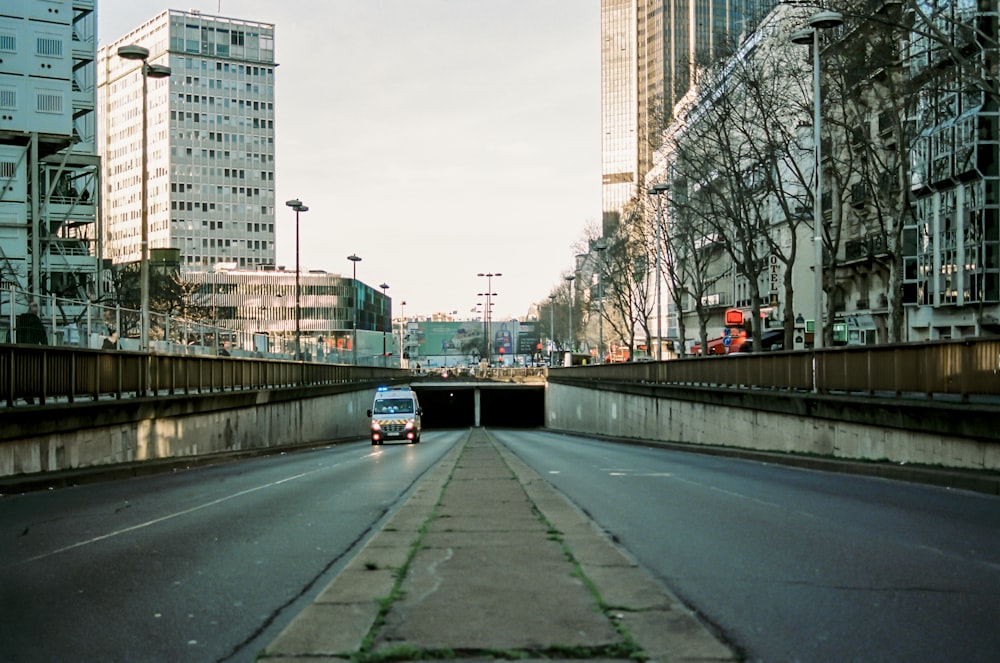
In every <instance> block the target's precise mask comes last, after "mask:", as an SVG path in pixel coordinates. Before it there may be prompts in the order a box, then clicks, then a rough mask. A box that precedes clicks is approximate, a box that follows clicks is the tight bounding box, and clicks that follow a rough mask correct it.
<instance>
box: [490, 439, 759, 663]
mask: <svg viewBox="0 0 1000 663" xmlns="http://www.w3.org/2000/svg"><path fill="white" fill-rule="evenodd" d="M487 434H489V433H487ZM490 440H491V442H492V443H493V445H494V446H495V447H496V448H497V450H498V451H499V453H500V455H501V457H502V458H503V459H504V462H505V463H506V464H507V466H508V467H509V468H510V469H511V471H512V472H513V473H514V475H515V477H516V478H517V480H518V482H519V483H520V484H521V485H522V487H523V488H524V490H525V493H526V494H527V495H528V497H529V499H531V501H532V503H533V504H534V505H535V507H536V509H538V511H539V513H540V514H541V515H542V517H543V518H544V522H546V525H547V526H548V527H550V530H552V529H554V530H556V531H560V532H562V534H561V537H560V541H561V543H562V544H563V547H564V550H565V551H566V555H567V557H568V558H569V559H570V560H571V561H572V562H573V563H574V564H576V565H577V567H578V568H579V569H580V577H581V580H583V581H584V582H585V584H586V585H587V587H588V588H590V589H591V591H592V592H593V593H594V595H595V598H596V599H597V601H598V603H599V605H600V606H601V609H602V610H603V611H604V613H605V614H606V615H607V617H608V618H609V619H610V620H611V621H612V623H613V625H614V626H615V628H616V629H617V630H618V631H619V633H621V634H622V635H623V637H626V638H628V640H629V641H630V642H632V643H633V644H634V645H635V646H636V648H637V649H638V651H639V658H645V659H650V660H654V661H720V662H721V661H738V660H742V658H743V657H742V656H741V655H740V654H739V653H738V652H736V651H735V650H734V649H733V648H732V647H731V646H730V645H729V644H727V643H726V642H725V641H724V640H722V639H721V638H720V637H718V636H717V635H715V633H714V632H713V631H712V629H711V628H710V627H709V626H708V625H706V624H704V623H703V622H702V621H701V620H700V619H699V618H698V617H697V615H696V613H694V612H693V611H692V610H690V609H689V608H688V607H687V606H685V605H684V604H683V602H681V601H680V600H679V599H678V598H677V597H676V596H674V595H673V593H672V592H670V591H669V589H667V588H666V587H664V586H663V585H662V584H661V583H659V582H658V581H657V580H656V579H654V578H653V577H652V576H650V575H649V574H648V573H647V572H646V571H644V570H642V569H641V568H639V566H638V565H637V564H636V563H635V561H634V560H632V558H631V557H630V556H629V555H628V554H627V553H626V552H625V551H623V550H622V549H621V548H620V547H619V546H618V545H616V544H615V543H614V542H613V541H612V540H611V539H610V538H609V537H608V535H607V534H606V533H605V532H603V531H602V530H600V529H599V528H598V527H597V525H596V524H595V523H594V522H593V521H592V520H591V519H590V518H589V517H588V516H587V515H586V514H584V513H583V512H581V511H580V510H579V508H578V507H576V506H575V505H574V504H572V502H570V500H569V499H568V498H566V497H565V496H564V495H563V494H562V493H560V492H559V491H558V490H556V489H555V488H554V487H553V486H552V485H551V484H549V483H548V482H547V481H545V479H543V478H542V477H541V476H540V475H539V474H538V473H537V472H535V470H533V469H532V468H531V467H529V466H528V465H527V464H526V463H524V461H522V460H521V459H520V458H519V457H518V456H517V455H516V454H515V453H514V452H512V451H511V450H510V449H508V448H507V447H506V446H504V445H503V444H501V443H500V442H499V441H497V440H496V438H495V437H493V436H492V435H490ZM571 530H575V531H576V532H577V533H576V534H572V533H571V534H567V532H570V531H571ZM567 539H568V540H567ZM595 539H596V540H600V541H601V542H602V543H603V546H602V545H597V546H596V549H595V548H594V542H595ZM574 545H577V546H580V550H579V553H574ZM584 546H586V547H584ZM602 548H604V549H602Z"/></svg>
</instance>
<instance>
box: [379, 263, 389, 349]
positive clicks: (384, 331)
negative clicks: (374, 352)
mask: <svg viewBox="0 0 1000 663" xmlns="http://www.w3.org/2000/svg"><path fill="white" fill-rule="evenodd" d="M379 287H380V288H382V305H383V306H384V305H385V301H386V300H385V291H386V290H388V289H389V284H388V283H382V284H380V285H379ZM389 314H390V315H389V319H392V309H390V310H389ZM386 337H387V332H386V330H385V329H384V328H383V329H382V367H383V368H385V367H387V366H388V365H389V357H388V355H386V354H385V342H386Z"/></svg>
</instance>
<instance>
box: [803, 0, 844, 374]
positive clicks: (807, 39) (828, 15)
mask: <svg viewBox="0 0 1000 663" xmlns="http://www.w3.org/2000/svg"><path fill="white" fill-rule="evenodd" d="M806 22H807V23H808V24H809V27H808V28H803V29H801V30H796V31H795V32H793V33H792V43H793V44H801V45H810V44H811V45H812V52H813V150H814V158H815V163H814V164H813V167H814V168H815V174H816V177H815V180H814V182H815V187H816V189H815V190H814V191H813V248H814V250H815V258H814V261H815V266H814V267H813V281H814V288H815V291H814V294H813V297H814V298H815V300H816V301H815V307H816V313H815V316H816V321H815V322H814V323H813V349H814V350H818V349H820V348H822V347H823V332H824V326H823V224H822V215H823V164H822V156H823V154H822V147H821V142H820V140H821V139H820V112H819V110H820V109H819V106H820V89H819V31H820V30H828V29H830V28H836V27H839V26H841V25H843V24H844V17H843V15H842V14H841V13H840V12H834V11H821V12H819V13H817V14H813V15H812V16H811V17H810V18H809V20H808V21H806ZM813 376H814V379H815V369H814V370H813Z"/></svg>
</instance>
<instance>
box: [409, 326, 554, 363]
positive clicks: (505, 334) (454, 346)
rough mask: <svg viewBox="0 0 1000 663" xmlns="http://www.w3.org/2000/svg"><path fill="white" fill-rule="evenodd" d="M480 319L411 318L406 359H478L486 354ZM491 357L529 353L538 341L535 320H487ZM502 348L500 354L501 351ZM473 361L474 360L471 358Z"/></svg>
mask: <svg viewBox="0 0 1000 663" xmlns="http://www.w3.org/2000/svg"><path fill="white" fill-rule="evenodd" d="M485 327H486V326H485V324H484V323H483V322H482V321H481V320H465V321H451V322H433V321H416V320H411V321H410V322H408V323H407V325H406V337H405V339H404V346H405V347H406V348H407V349H408V351H409V354H410V358H411V359H414V358H417V357H425V358H426V357H435V358H439V357H440V358H450V357H455V358H456V361H458V360H459V358H478V357H483V358H484V359H485V355H486V351H487V350H486V329H485ZM490 335H491V342H492V347H493V354H494V356H496V355H498V354H503V355H506V356H511V355H514V354H522V355H531V354H533V353H534V352H535V351H536V350H535V348H536V346H537V345H538V343H539V340H540V339H539V336H538V331H537V329H536V324H535V322H518V321H517V320H499V321H493V322H491V323H490ZM501 349H502V351H503V352H502V353H501ZM474 360H475V359H474Z"/></svg>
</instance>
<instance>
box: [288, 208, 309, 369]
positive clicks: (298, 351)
mask: <svg viewBox="0 0 1000 663" xmlns="http://www.w3.org/2000/svg"><path fill="white" fill-rule="evenodd" d="M285 204H286V205H288V206H289V207H291V208H292V209H293V210H295V360H296V361H298V360H300V359H302V347H301V341H300V338H301V337H302V322H301V321H302V308H301V305H300V304H299V297H300V295H299V274H301V273H302V270H301V269H300V268H299V212H308V211H309V208H308V207H306V206H305V205H303V204H302V201H301V200H299V199H298V198H296V199H295V200H289V201H288V202H286V203H285Z"/></svg>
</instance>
